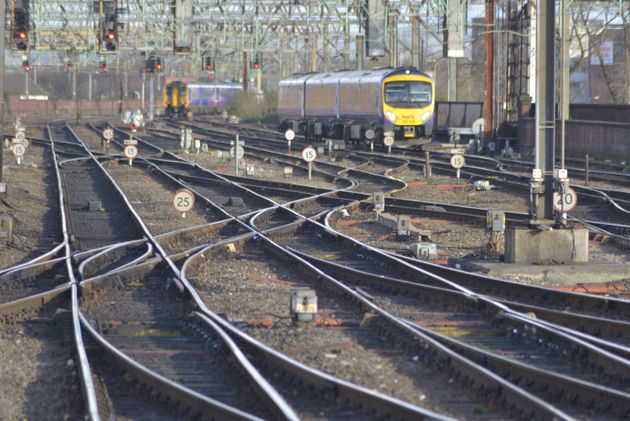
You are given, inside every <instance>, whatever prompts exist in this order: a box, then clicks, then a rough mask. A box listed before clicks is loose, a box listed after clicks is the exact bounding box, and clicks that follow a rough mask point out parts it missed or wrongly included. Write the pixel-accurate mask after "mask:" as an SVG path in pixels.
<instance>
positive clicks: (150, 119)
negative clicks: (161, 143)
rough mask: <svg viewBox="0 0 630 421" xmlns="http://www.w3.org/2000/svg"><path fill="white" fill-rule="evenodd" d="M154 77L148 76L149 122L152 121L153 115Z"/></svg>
mask: <svg viewBox="0 0 630 421" xmlns="http://www.w3.org/2000/svg"><path fill="white" fill-rule="evenodd" d="M153 79H154V75H153V74H151V75H149V121H152V120H153V115H154V114H155V91H154V86H153Z"/></svg>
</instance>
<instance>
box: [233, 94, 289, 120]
mask: <svg viewBox="0 0 630 421" xmlns="http://www.w3.org/2000/svg"><path fill="white" fill-rule="evenodd" d="M277 104H278V95H277V93H276V92H275V91H271V92H264V94H263V96H262V98H260V97H259V96H258V95H256V94H255V93H252V92H240V93H238V94H237V95H236V96H235V97H234V100H233V101H232V104H231V105H230V109H229V113H230V114H231V115H235V116H237V117H238V118H240V119H241V121H243V122H259V121H260V122H271V120H273V119H274V118H275V116H276V107H277Z"/></svg>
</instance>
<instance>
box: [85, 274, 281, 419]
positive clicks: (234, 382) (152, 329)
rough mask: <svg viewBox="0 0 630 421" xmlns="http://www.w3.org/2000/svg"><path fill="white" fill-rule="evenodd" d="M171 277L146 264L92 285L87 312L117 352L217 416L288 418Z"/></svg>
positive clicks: (88, 285)
mask: <svg viewBox="0 0 630 421" xmlns="http://www.w3.org/2000/svg"><path fill="white" fill-rule="evenodd" d="M169 276H170V275H169V271H168V270H166V268H164V267H160V266H159V265H157V266H154V265H152V264H146V265H144V266H142V267H137V268H134V269H133V270H129V271H128V272H126V273H120V272H119V273H118V274H117V275H116V276H113V277H107V276H106V277H103V278H97V279H92V280H89V281H86V282H84V283H83V284H82V290H83V292H84V293H83V296H82V298H81V303H80V305H81V311H82V313H83V314H84V316H85V318H86V319H87V320H89V321H90V324H91V325H92V326H93V327H94V330H95V331H96V332H98V333H99V334H100V335H101V336H102V338H103V340H105V341H107V342H108V343H110V344H111V345H112V347H114V348H116V349H117V350H118V351H119V352H121V353H123V354H125V355H126V356H128V357H129V358H130V359H132V360H134V361H135V362H136V363H138V364H140V365H142V366H143V367H144V368H146V369H148V370H150V371H152V372H154V373H157V374H159V375H160V376H161V377H163V378H166V379H170V380H171V381H173V382H175V383H177V384H178V385H179V386H180V388H183V389H184V390H185V391H186V392H187V393H188V394H189V395H193V396H195V395H196V396H197V397H198V399H199V401H201V402H205V403H206V405H207V406H208V407H209V408H211V409H210V411H217V414H220V412H219V411H221V410H223V411H225V414H224V416H229V417H231V418H240V417H243V418H247V417H250V416H258V417H262V418H270V417H278V416H286V415H287V414H286V413H285V412H284V410H283V409H282V408H281V406H282V405H279V406H277V405H275V404H273V402H274V401H273V399H272V398H270V396H268V395H267V393H266V391H265V384H264V382H263V384H262V385H261V384H259V383H258V382H257V381H256V379H255V378H253V377H252V376H251V373H248V372H247V371H246V370H245V369H244V368H243V367H242V366H241V362H240V361H238V360H237V359H236V358H235V357H234V355H232V354H231V352H230V349H229V346H228V345H227V344H226V343H224V342H223V340H222V338H221V336H220V335H219V334H218V333H216V332H215V333H212V332H209V330H208V327H207V325H205V324H204V323H199V322H198V321H196V320H195V318H194V317H193V318H191V317H190V313H191V312H192V311H193V310H194V306H192V305H191V304H190V303H189V302H187V300H186V299H185V297H184V296H183V295H182V294H181V292H180V291H179V289H178V288H177V287H176V286H175V284H174V283H173V281H172V280H169ZM226 357H227V358H226ZM243 372H245V373H247V374H245V375H243V374H242V373H243ZM248 414H251V415H248ZM288 415H289V416H290V415H291V413H290V412H289V414H288Z"/></svg>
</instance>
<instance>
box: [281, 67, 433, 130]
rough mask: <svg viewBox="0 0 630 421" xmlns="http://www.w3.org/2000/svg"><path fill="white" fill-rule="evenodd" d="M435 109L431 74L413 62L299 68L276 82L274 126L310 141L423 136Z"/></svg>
mask: <svg viewBox="0 0 630 421" xmlns="http://www.w3.org/2000/svg"><path fill="white" fill-rule="evenodd" d="M434 110H435V86H434V83H433V79H432V78H431V77H430V76H429V75H428V74H426V73H424V72H421V71H419V70H417V69H416V68H415V67H397V68H380V69H372V70H355V71H339V72H332V73H299V74H294V75H292V76H290V77H288V78H287V79H284V80H281V81H280V82H279V84H278V117H279V121H280V124H279V130H280V131H281V132H285V131H286V130H288V129H292V130H293V131H294V132H295V133H299V134H302V135H304V136H305V137H306V139H308V140H312V141H317V140H322V139H323V138H331V139H344V140H346V141H352V142H359V141H364V140H368V141H372V142H383V141H385V143H387V141H388V140H389V141H393V140H392V139H399V140H407V141H411V140H420V141H426V140H427V138H428V137H429V136H430V135H431V133H432V129H433V122H434ZM410 143H411V142H410Z"/></svg>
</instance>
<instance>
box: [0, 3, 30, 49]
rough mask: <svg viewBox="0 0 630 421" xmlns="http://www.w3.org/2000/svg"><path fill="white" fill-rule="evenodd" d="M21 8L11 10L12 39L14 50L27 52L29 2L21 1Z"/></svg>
mask: <svg viewBox="0 0 630 421" xmlns="http://www.w3.org/2000/svg"><path fill="white" fill-rule="evenodd" d="M21 6H22V7H15V8H14V9H13V38H14V42H15V44H14V45H15V49H16V50H19V51H26V50H28V38H29V37H28V29H29V25H30V14H29V11H28V7H29V2H28V1H22V2H21ZM3 7H4V6H3Z"/></svg>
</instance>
